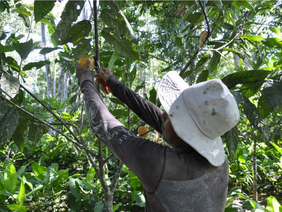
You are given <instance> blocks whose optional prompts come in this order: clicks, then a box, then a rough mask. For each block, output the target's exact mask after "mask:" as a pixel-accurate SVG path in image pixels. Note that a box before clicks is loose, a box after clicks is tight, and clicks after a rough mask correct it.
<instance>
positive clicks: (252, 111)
mask: <svg viewBox="0 0 282 212" xmlns="http://www.w3.org/2000/svg"><path fill="white" fill-rule="evenodd" d="M234 97H235V99H236V101H237V103H238V104H241V105H242V107H243V109H244V113H245V115H246V116H247V118H248V120H249V121H250V123H251V124H252V126H253V127H254V128H255V129H257V130H258V131H259V132H260V133H261V134H263V135H264V136H265V137H268V136H269V130H268V126H267V125H266V122H265V121H264V119H263V118H262V116H261V114H260V112H259V111H258V109H257V108H256V106H255V105H254V104H253V103H251V102H250V100H249V99H248V98H246V97H245V96H244V95H242V94H241V93H239V92H234Z"/></svg>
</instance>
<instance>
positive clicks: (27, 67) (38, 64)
mask: <svg viewBox="0 0 282 212" xmlns="http://www.w3.org/2000/svg"><path fill="white" fill-rule="evenodd" d="M49 64H50V61H49V60H45V61H39V62H34V63H28V64H27V65H25V66H24V67H23V70H24V71H27V70H31V69H33V68H37V69H40V68H42V67H43V66H45V65H49Z"/></svg>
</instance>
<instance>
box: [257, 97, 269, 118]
mask: <svg viewBox="0 0 282 212" xmlns="http://www.w3.org/2000/svg"><path fill="white" fill-rule="evenodd" d="M258 110H259V112H260V114H261V116H262V117H263V118H265V117H267V116H268V115H269V114H270V113H271V111H272V109H271V108H270V107H269V104H268V103H267V100H266V97H265V95H264V94H263V93H262V94H261V96H260V98H259V101H258Z"/></svg>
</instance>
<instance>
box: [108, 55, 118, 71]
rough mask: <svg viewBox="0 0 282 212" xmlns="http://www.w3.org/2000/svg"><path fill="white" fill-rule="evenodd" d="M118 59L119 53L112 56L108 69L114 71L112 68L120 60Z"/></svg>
mask: <svg viewBox="0 0 282 212" xmlns="http://www.w3.org/2000/svg"><path fill="white" fill-rule="evenodd" d="M118 57H119V54H118V53H117V51H114V52H113V54H112V56H111V59H110V61H109V65H108V69H109V70H112V68H113V67H114V64H115V62H116V61H117V59H118Z"/></svg>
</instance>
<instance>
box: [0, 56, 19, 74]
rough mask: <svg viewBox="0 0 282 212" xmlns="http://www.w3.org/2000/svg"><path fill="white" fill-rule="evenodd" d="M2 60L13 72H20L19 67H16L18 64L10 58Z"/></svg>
mask: <svg viewBox="0 0 282 212" xmlns="http://www.w3.org/2000/svg"><path fill="white" fill-rule="evenodd" d="M3 60H4V61H5V62H6V63H7V64H8V65H9V66H10V67H11V68H12V69H13V70H15V71H19V70H20V66H19V65H18V62H17V61H16V60H15V59H14V58H12V57H5V58H3Z"/></svg>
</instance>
